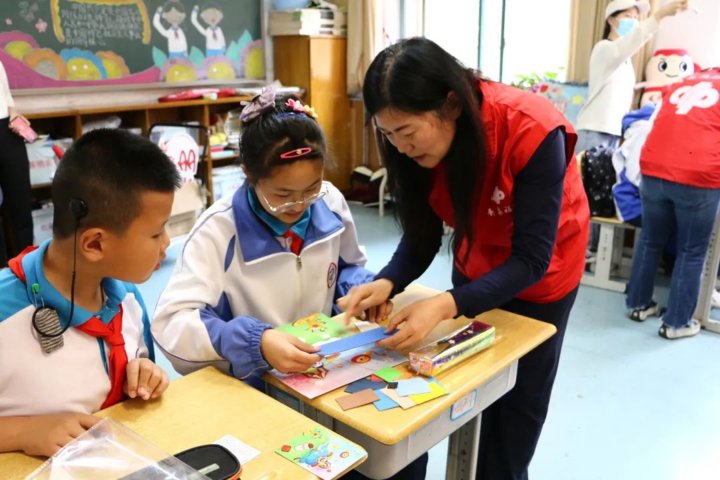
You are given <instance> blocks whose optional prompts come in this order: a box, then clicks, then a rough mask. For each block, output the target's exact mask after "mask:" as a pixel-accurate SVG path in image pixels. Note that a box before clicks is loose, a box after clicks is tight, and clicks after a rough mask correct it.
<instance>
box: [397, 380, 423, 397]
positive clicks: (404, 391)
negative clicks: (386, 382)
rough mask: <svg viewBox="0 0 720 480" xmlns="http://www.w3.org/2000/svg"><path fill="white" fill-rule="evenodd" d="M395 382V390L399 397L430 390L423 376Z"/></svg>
mask: <svg viewBox="0 0 720 480" xmlns="http://www.w3.org/2000/svg"><path fill="white" fill-rule="evenodd" d="M397 384H398V385H397V388H396V389H395V391H396V392H397V394H398V395H400V396H401V397H407V396H410V395H419V394H421V393H430V392H431V389H430V386H429V385H428V382H426V381H425V379H424V378H419V377H415V378H410V379H408V380H400V381H399V382H397Z"/></svg>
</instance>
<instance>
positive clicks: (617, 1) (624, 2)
mask: <svg viewBox="0 0 720 480" xmlns="http://www.w3.org/2000/svg"><path fill="white" fill-rule="evenodd" d="M632 7H635V8H637V9H638V11H639V12H640V14H641V15H642V14H643V13H647V11H648V10H650V4H649V3H648V2H646V1H645V0H640V1H635V0H613V1H612V2H610V4H609V5H608V6H607V8H606V9H605V20H607V19H608V18H609V17H610V15H612V14H613V13H616V12H622V11H623V10H627V9H628V8H632Z"/></svg>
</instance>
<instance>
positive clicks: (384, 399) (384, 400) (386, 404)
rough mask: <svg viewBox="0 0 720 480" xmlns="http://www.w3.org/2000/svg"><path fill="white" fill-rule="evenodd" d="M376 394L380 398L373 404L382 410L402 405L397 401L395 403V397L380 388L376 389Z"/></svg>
mask: <svg viewBox="0 0 720 480" xmlns="http://www.w3.org/2000/svg"><path fill="white" fill-rule="evenodd" d="M375 395H377V396H378V398H379V399H380V400H376V401H374V402H373V405H375V408H377V409H378V410H379V411H381V412H383V411H385V410H390V409H391V408H395V407H399V406H400V405H398V404H397V403H395V401H394V400H393V399H391V398H390V397H388V396H387V395H385V394H384V393H383V392H381V391H380V390H375Z"/></svg>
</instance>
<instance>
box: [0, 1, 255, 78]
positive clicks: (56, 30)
mask: <svg viewBox="0 0 720 480" xmlns="http://www.w3.org/2000/svg"><path fill="white" fill-rule="evenodd" d="M261 11H262V5H261V0H212V1H207V0H19V1H17V0H13V1H8V0H3V1H1V2H0V62H2V63H3V66H4V67H5V70H6V71H7V73H8V77H9V80H10V86H11V88H16V89H18V88H57V87H83V86H88V85H93V86H97V85H100V86H102V85H107V86H111V85H118V84H121V85H122V84H155V83H158V82H170V83H172V82H179V83H183V84H186V83H193V82H200V83H202V82H203V81H213V82H232V81H236V80H238V79H259V78H264V77H265V66H264V52H263V42H262V35H261V28H260V24H261V22H260V16H261ZM212 27H215V28H212Z"/></svg>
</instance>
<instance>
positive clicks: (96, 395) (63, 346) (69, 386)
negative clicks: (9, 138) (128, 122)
mask: <svg viewBox="0 0 720 480" xmlns="http://www.w3.org/2000/svg"><path fill="white" fill-rule="evenodd" d="M178 184H179V177H178V172H177V169H176V167H175V166H174V165H173V163H172V162H171V161H170V160H169V159H168V158H167V157H166V156H165V154H163V152H162V151H160V149H159V148H158V147H157V146H156V145H154V144H153V143H151V142H150V141H149V140H147V139H144V138H142V137H139V136H137V135H134V134H131V133H128V132H125V131H121V130H104V129H101V130H95V131H92V132H90V133H88V134H86V135H83V136H82V137H81V138H80V139H78V140H77V141H76V142H75V144H74V145H73V146H72V147H71V148H70V149H69V150H68V151H67V152H66V154H65V156H64V157H63V160H62V162H60V166H59V167H58V170H57V173H56V174H55V178H54V179H53V183H52V200H53V204H54V206H55V212H54V217H53V238H52V239H51V240H48V241H47V242H45V243H43V244H42V245H40V246H39V247H30V248H28V249H26V250H25V251H24V252H23V253H21V254H20V255H19V256H17V257H15V258H14V259H12V260H11V261H10V262H9V265H10V268H7V269H4V270H2V271H0V452H6V451H14V450H22V451H24V452H25V453H27V454H30V455H45V456H50V455H53V454H54V453H55V452H56V451H57V450H59V449H60V448H61V447H62V446H64V445H65V444H66V443H68V442H69V441H71V440H72V439H73V438H75V437H77V436H78V435H80V434H82V433H83V432H84V431H85V430H86V429H88V428H90V427H91V426H93V425H94V424H95V423H96V422H97V421H99V419H98V418H97V417H94V416H92V415H91V414H92V413H94V412H97V411H98V410H100V409H102V408H105V407H108V406H110V405H113V404H115V403H118V402H120V401H122V400H123V399H124V398H125V396H126V395H127V396H129V397H131V398H136V397H138V398H141V399H143V400H150V399H154V398H157V397H158V396H160V394H162V392H163V391H165V389H166V388H167V386H168V379H167V376H166V375H165V373H164V372H163V371H162V370H161V369H160V368H159V367H157V366H156V365H155V364H154V363H153V362H152V359H153V356H154V352H153V345H152V338H151V334H150V327H149V322H148V315H147V312H146V309H145V305H144V304H143V301H142V298H141V297H140V294H139V292H138V290H137V288H136V287H135V286H134V285H132V283H139V282H144V281H145V280H147V278H148V277H150V275H151V274H152V272H153V271H154V270H155V269H157V268H158V267H159V265H160V262H161V261H162V259H163V258H164V256H165V249H166V248H167V246H168V243H169V240H168V237H167V234H166V233H165V228H164V227H165V223H166V221H167V219H168V217H169V215H170V209H171V206H172V202H173V197H174V191H175V189H176V187H177V186H178ZM126 282H132V283H126ZM60 332H62V333H60Z"/></svg>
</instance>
